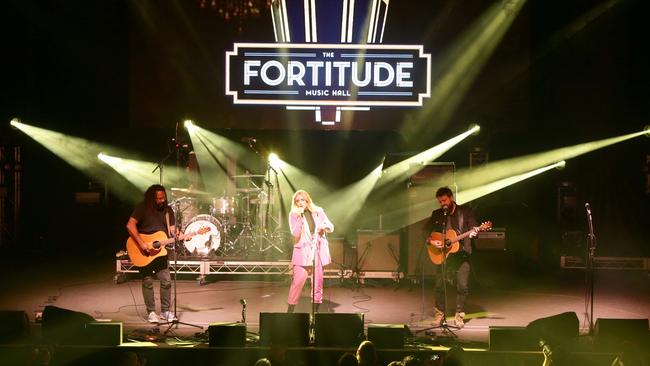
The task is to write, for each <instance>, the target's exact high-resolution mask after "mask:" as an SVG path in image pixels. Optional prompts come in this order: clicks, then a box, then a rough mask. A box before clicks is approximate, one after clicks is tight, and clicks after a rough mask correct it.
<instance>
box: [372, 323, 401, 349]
mask: <svg viewBox="0 0 650 366" xmlns="http://www.w3.org/2000/svg"><path fill="white" fill-rule="evenodd" d="M405 332H406V327H405V325H404V324H368V340H369V341H372V343H374V344H375V346H377V348H392V349H402V348H404V334H405Z"/></svg>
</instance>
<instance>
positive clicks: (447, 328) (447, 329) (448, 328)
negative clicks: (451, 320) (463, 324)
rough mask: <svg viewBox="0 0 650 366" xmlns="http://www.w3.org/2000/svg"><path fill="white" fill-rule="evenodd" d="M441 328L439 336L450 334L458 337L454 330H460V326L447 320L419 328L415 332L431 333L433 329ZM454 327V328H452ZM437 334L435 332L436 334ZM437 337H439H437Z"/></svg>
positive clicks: (455, 337)
mask: <svg viewBox="0 0 650 366" xmlns="http://www.w3.org/2000/svg"><path fill="white" fill-rule="evenodd" d="M436 329H440V335H439V336H438V337H442V336H448V337H449V336H450V337H451V338H454V339H457V338H458V335H457V334H456V333H455V332H454V331H453V330H459V329H460V327H458V326H455V325H449V324H448V323H447V321H446V320H444V321H443V322H442V323H441V324H440V325H435V326H433V327H428V328H424V329H419V330H417V331H416V332H415V333H422V332H425V334H427V335H429V333H430V332H431V331H432V330H436ZM452 329H453V330H452ZM434 335H435V334H434ZM436 338H437V337H436Z"/></svg>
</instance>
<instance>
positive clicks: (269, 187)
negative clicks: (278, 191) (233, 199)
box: [259, 164, 284, 254]
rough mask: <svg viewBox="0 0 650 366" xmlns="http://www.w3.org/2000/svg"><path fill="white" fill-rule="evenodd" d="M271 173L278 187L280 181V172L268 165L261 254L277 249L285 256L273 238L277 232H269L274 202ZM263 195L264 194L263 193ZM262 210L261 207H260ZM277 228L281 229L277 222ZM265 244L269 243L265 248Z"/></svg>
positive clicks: (265, 181) (265, 179) (261, 201)
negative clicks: (273, 174) (272, 203)
mask: <svg viewBox="0 0 650 366" xmlns="http://www.w3.org/2000/svg"><path fill="white" fill-rule="evenodd" d="M271 171H273V173H275V181H276V185H277V181H278V172H276V171H275V169H273V167H272V166H271V164H267V168H266V177H265V178H264V183H265V184H266V190H267V194H266V209H265V210H264V218H263V220H262V225H261V233H262V237H261V238H260V243H259V244H260V247H259V250H260V253H261V252H266V251H267V250H270V249H275V250H276V251H278V252H280V253H281V254H284V250H282V248H280V247H278V246H277V245H276V243H275V242H274V241H273V239H274V238H273V236H272V234H273V233H274V232H275V230H269V221H270V218H271V214H270V213H271V202H273V189H274V186H273V183H271ZM262 193H263V192H262ZM259 203H260V206H261V205H262V204H263V200H262V199H261V198H260V201H259ZM260 209H261V207H260ZM276 227H279V225H278V223H277V222H276ZM264 242H267V243H268V244H267V245H266V246H264Z"/></svg>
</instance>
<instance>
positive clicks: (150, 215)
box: [131, 202, 176, 235]
mask: <svg viewBox="0 0 650 366" xmlns="http://www.w3.org/2000/svg"><path fill="white" fill-rule="evenodd" d="M165 212H169V225H170V226H174V225H175V223H176V221H175V220H174V213H173V212H172V210H171V209H170V208H169V206H166V207H165V209H163V210H150V209H147V207H145V205H144V202H141V203H140V204H138V205H137V206H135V209H134V210H133V213H132V214H131V217H133V218H134V219H136V220H137V221H138V224H137V225H136V226H137V227H138V231H139V232H141V233H142V234H153V233H155V232H157V231H162V232H164V233H166V234H167V235H169V233H167V222H166V220H165Z"/></svg>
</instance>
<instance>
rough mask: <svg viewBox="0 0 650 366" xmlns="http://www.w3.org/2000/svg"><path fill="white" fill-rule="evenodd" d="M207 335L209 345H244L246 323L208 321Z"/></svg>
mask: <svg viewBox="0 0 650 366" xmlns="http://www.w3.org/2000/svg"><path fill="white" fill-rule="evenodd" d="M208 335H209V337H210V347H244V346H245V345H246V324H244V323H224V322H217V323H210V325H209V326H208Z"/></svg>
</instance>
